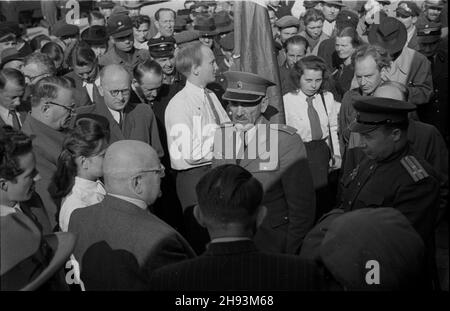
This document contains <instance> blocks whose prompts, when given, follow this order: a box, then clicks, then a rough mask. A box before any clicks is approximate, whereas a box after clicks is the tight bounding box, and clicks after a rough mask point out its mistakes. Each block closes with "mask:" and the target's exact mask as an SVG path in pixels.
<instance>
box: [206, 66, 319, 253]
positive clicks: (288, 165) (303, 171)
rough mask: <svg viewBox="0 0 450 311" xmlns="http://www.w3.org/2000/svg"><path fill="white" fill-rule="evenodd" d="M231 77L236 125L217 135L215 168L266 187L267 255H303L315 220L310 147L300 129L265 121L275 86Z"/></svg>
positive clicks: (261, 234) (263, 237) (262, 234)
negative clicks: (237, 170) (225, 167)
mask: <svg viewBox="0 0 450 311" xmlns="http://www.w3.org/2000/svg"><path fill="white" fill-rule="evenodd" d="M225 77H226V79H227V82H228V85H227V89H226V91H225V94H224V95H223V99H224V100H226V101H228V109H229V115H230V119H231V120H232V123H229V124H223V125H221V127H220V129H219V130H217V131H216V135H215V137H214V153H213V161H212V166H213V167H215V166H219V165H222V164H238V165H240V166H242V167H244V168H245V169H247V170H248V171H249V172H251V173H252V174H253V176H254V177H255V178H256V179H258V180H259V181H260V182H261V183H262V185H263V188H264V198H263V203H262V204H263V205H265V206H266V207H267V215H266V218H265V220H264V221H263V223H262V225H261V227H260V228H259V229H258V231H257V233H256V236H255V242H256V244H257V246H258V248H259V249H261V250H263V251H267V252H277V253H291V254H297V253H298V252H299V250H300V247H301V245H302V242H303V238H304V237H305V235H306V233H307V232H308V231H309V230H310V229H311V227H312V225H313V222H314V217H315V193H314V188H313V181H312V176H311V172H310V170H309V166H308V161H307V158H306V149H305V146H304V144H303V142H302V140H301V138H300V136H299V135H298V134H297V133H296V130H295V129H294V128H292V127H290V126H287V125H280V124H269V123H268V121H267V120H266V119H265V118H264V117H263V115H262V112H263V111H264V110H265V108H266V107H267V102H266V100H265V95H266V90H267V87H269V86H271V85H274V84H273V83H272V82H271V81H268V80H266V79H264V78H262V77H260V76H258V75H255V74H252V73H247V72H236V71H228V72H226V73H225Z"/></svg>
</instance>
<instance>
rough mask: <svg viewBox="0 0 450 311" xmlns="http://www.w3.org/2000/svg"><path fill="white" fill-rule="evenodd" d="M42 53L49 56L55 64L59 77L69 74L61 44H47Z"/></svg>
mask: <svg viewBox="0 0 450 311" xmlns="http://www.w3.org/2000/svg"><path fill="white" fill-rule="evenodd" d="M41 53H44V54H47V56H48V57H50V59H51V60H52V61H53V62H54V63H55V68H56V75H57V76H62V75H64V74H66V73H68V72H69V71H68V70H67V68H66V66H65V64H64V51H63V49H62V47H60V46H59V44H57V43H55V42H47V43H46V44H44V46H43V47H42V48H41Z"/></svg>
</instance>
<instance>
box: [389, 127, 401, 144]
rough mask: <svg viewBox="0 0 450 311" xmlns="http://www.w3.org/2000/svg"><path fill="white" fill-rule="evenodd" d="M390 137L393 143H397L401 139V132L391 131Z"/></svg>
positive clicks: (398, 130) (397, 130)
mask: <svg viewBox="0 0 450 311" xmlns="http://www.w3.org/2000/svg"><path fill="white" fill-rule="evenodd" d="M391 135H392V139H393V140H394V141H395V142H397V141H399V140H400V138H401V137H402V130H401V129H393V130H392V133H391Z"/></svg>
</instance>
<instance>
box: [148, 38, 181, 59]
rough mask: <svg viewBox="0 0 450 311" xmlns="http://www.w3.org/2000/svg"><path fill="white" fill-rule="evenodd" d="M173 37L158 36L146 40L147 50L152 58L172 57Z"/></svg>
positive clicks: (173, 49)
mask: <svg viewBox="0 0 450 311" xmlns="http://www.w3.org/2000/svg"><path fill="white" fill-rule="evenodd" d="M175 43H176V41H175V39H174V38H173V37H159V38H152V39H150V40H148V42H147V45H148V51H149V52H150V56H151V57H153V58H162V57H172V56H173V53H174V51H175Z"/></svg>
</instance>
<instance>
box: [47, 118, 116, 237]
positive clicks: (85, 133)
mask: <svg viewBox="0 0 450 311" xmlns="http://www.w3.org/2000/svg"><path fill="white" fill-rule="evenodd" d="M108 141H109V133H108V131H107V130H106V128H105V126H104V125H102V124H101V123H100V122H98V121H96V120H93V119H91V118H87V117H85V118H80V119H79V120H78V121H77V122H76V126H75V128H74V129H73V130H72V131H71V132H70V134H69V135H68V136H67V138H66V139H65V141H64V144H63V149H62V152H61V154H60V156H59V158H58V163H57V170H56V173H55V175H54V176H53V183H54V185H55V188H56V189H55V191H54V194H53V196H54V198H55V199H57V200H58V199H61V208H60V210H59V216H58V219H59V221H58V222H59V227H60V229H61V230H62V231H67V230H68V228H69V220H70V215H71V214H72V212H73V211H74V210H75V209H77V208H83V207H86V206H89V205H92V204H95V203H98V202H100V201H102V200H103V198H104V196H105V194H106V192H105V189H104V187H103V184H102V183H101V182H100V181H99V180H98V179H99V178H100V177H102V176H103V173H102V164H103V157H104V155H105V151H106V147H107V146H108Z"/></svg>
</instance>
